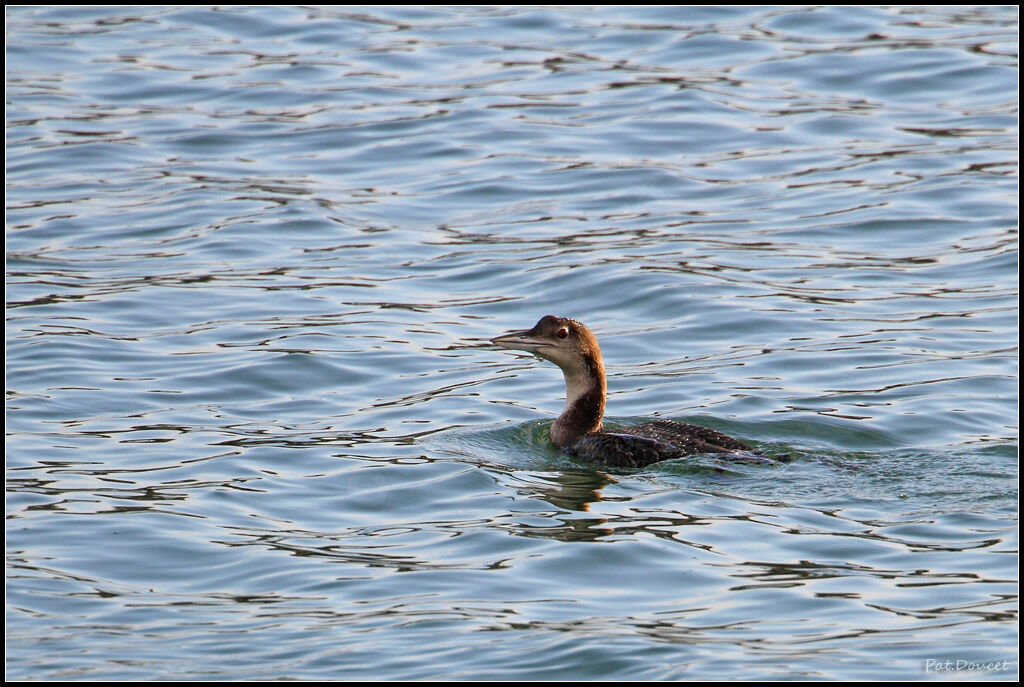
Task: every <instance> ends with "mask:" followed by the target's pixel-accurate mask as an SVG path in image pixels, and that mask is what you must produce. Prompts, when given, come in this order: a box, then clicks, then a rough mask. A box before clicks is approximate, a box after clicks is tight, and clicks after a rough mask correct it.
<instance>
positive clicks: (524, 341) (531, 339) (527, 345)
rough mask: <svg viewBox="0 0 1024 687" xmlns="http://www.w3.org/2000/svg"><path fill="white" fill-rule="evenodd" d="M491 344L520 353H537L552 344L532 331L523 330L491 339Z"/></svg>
mask: <svg viewBox="0 0 1024 687" xmlns="http://www.w3.org/2000/svg"><path fill="white" fill-rule="evenodd" d="M491 343H492V344H494V345H496V346H501V347H502V348H514V349H517V350H520V351H529V352H530V353H535V352H536V351H537V349H538V348H542V347H544V346H550V345H551V343H550V342H548V341H545V340H543V339H540V338H537V337H536V336H535V335H534V333H533V330H532V329H523V330H522V331H518V332H509V333H508V334H502V335H501V336H496V337H494V338H493V339H491Z"/></svg>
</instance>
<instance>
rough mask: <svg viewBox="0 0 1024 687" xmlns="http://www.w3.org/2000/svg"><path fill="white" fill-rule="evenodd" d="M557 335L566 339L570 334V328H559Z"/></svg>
mask: <svg viewBox="0 0 1024 687" xmlns="http://www.w3.org/2000/svg"><path fill="white" fill-rule="evenodd" d="M556 336H557V337H558V338H559V339H564V338H565V337H567V336H569V330H568V329H566V328H565V327H562V328H561V329H559V330H558V332H557V334H556Z"/></svg>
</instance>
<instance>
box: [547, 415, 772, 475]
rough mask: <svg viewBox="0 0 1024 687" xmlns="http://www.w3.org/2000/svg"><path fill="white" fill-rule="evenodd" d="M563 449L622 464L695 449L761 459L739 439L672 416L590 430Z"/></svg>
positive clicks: (643, 463) (630, 465)
mask: <svg viewBox="0 0 1024 687" xmlns="http://www.w3.org/2000/svg"><path fill="white" fill-rule="evenodd" d="M563 450H564V451H565V452H566V453H568V454H569V455H572V456H574V457H577V458H581V459H583V460H587V461H591V462H594V463H600V464H602V465H608V466H611V467H626V468H639V467H644V466H646V465H650V464H652V463H657V462H660V461H663V460H669V459H670V458H681V457H683V456H689V455H694V454H697V453H720V454H728V456H729V457H730V458H735V459H737V460H741V461H743V462H758V463H759V462H765V461H764V459H763V458H761V457H759V456H758V455H757V454H756V453H754V452H753V449H752V448H751V447H750V446H747V445H746V444H744V443H743V442H742V441H739V440H737V439H733V438H732V437H730V436H728V435H725V434H722V433H721V432H716V431H715V430H713V429H708V428H707V427H701V426H699V425H688V424H684V423H682V422H675V421H674V420H655V421H654V422H645V423H644V424H642V425H632V426H630V427H619V428H617V429H614V430H611V431H607V432H606V431H601V432H593V433H591V434H587V435H585V436H584V437H583V438H581V439H580V440H579V441H577V442H576V443H575V444H573V445H572V446H568V447H566V448H565V449H563ZM737 452H742V453H737Z"/></svg>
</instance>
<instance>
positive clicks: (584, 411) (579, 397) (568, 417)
mask: <svg viewBox="0 0 1024 687" xmlns="http://www.w3.org/2000/svg"><path fill="white" fill-rule="evenodd" d="M491 343H493V344H496V345H498V346H501V347H502V348H511V349H516V350H521V351H528V352H530V353H533V354H534V355H536V356H538V357H540V358H544V359H545V360H550V361H551V362H553V363H554V364H555V365H558V367H560V368H561V369H562V374H563V375H564V376H565V396H566V399H565V409H564V410H563V411H562V414H561V415H559V416H558V419H557V420H555V422H554V424H552V425H551V443H553V444H554V445H555V446H556V447H557V448H559V449H561V450H562V451H564V452H565V453H568V454H569V455H572V456H575V457H578V458H581V459H583V460H587V461H591V462H595V463H601V464H604V465H608V466H612V467H644V466H647V465H650V464H652V463H657V462H659V461H662V460H667V459H669V458H679V457H681V456H688V455H692V454H695V453H720V454H729V455H730V456H732V457H735V458H737V459H739V460H741V461H744V462H771V461H767V460H765V459H764V458H761V457H758V455H757V454H756V453H755V452H754V451H753V449H752V448H751V447H750V446H747V445H746V444H744V443H743V442H742V441H739V440H737V439H733V438H732V437H730V436H726V435H725V434H722V433H721V432H716V431H715V430H713V429H708V428H707V427H699V426H697V425H687V424H683V423H681V422H675V421H673V420H655V421H654V422H645V423H644V424H642V425H633V426H631V427H620V428H618V429H616V430H614V431H610V432H609V431H605V430H604V428H603V427H602V425H601V419H602V417H603V416H604V403H605V397H606V395H607V392H608V387H607V384H606V382H605V375H604V361H603V360H602V359H601V349H600V348H599V347H598V345H597V339H596V338H595V337H594V335H593V333H592V332H591V331H590V330H589V329H587V327H586V326H584V325H583V323H581V322H577V321H576V320H571V319H568V318H565V317H555V316H554V315H545V316H544V317H542V318H541V319H540V321H539V322H537V324H536V325H535V326H534V327H533V329H524V330H522V331H518V332H510V333H508V334H504V335H502V336H499V337H496V338H494V339H491Z"/></svg>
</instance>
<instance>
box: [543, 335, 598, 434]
mask: <svg viewBox="0 0 1024 687" xmlns="http://www.w3.org/2000/svg"><path fill="white" fill-rule="evenodd" d="M562 374H563V375H564V376H565V409H563V410H562V414H561V415H559V416H558V419H557V420H555V423H554V424H553V425H551V441H552V443H553V444H554V445H555V446H557V447H558V448H565V447H567V446H572V445H573V444H575V443H576V442H577V441H579V440H580V439H581V438H583V437H584V436H586V435H587V434H590V433H592V432H599V431H601V418H602V417H604V403H605V398H606V396H607V393H608V389H607V385H606V382H605V375H604V363H603V361H602V360H601V356H600V353H598V354H597V355H596V356H592V357H588V358H584V359H582V360H580V361H576V362H575V363H574V364H569V365H565V366H563V367H562Z"/></svg>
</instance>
